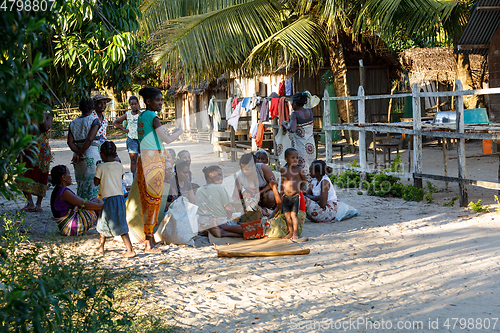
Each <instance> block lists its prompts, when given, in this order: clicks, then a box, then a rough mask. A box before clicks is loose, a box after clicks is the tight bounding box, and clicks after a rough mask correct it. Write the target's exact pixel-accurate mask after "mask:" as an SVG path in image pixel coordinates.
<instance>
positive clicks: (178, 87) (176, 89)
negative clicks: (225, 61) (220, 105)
mask: <svg viewBox="0 0 500 333" xmlns="http://www.w3.org/2000/svg"><path fill="white" fill-rule="evenodd" d="M226 89H227V80H226V76H225V75H224V74H223V75H221V76H220V77H219V78H218V79H213V80H211V81H210V82H208V81H207V80H205V81H203V82H201V83H198V84H197V85H195V86H191V85H187V84H185V83H184V82H182V81H180V82H177V83H173V84H171V85H170V88H169V89H168V91H167V96H175V95H177V94H183V93H187V92H188V93H191V94H196V95H202V94H203V92H205V90H211V91H220V90H226Z"/></svg>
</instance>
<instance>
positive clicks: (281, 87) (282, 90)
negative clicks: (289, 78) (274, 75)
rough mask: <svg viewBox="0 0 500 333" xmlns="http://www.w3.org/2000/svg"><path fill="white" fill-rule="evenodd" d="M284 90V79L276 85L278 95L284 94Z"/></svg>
mask: <svg viewBox="0 0 500 333" xmlns="http://www.w3.org/2000/svg"><path fill="white" fill-rule="evenodd" d="M285 94H286V91H285V81H281V82H280V85H279V87H278V95H280V96H285Z"/></svg>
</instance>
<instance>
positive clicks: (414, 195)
mask: <svg viewBox="0 0 500 333" xmlns="http://www.w3.org/2000/svg"><path fill="white" fill-rule="evenodd" d="M424 194H425V190H424V189H423V188H417V187H415V186H413V185H412V184H407V185H406V186H405V188H404V191H403V199H405V200H406V201H422V199H423V198H424Z"/></svg>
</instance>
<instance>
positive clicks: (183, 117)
mask: <svg viewBox="0 0 500 333" xmlns="http://www.w3.org/2000/svg"><path fill="white" fill-rule="evenodd" d="M209 95H210V94H209V92H204V93H203V94H202V95H196V94H192V93H187V92H186V93H181V94H177V95H176V96H175V117H176V119H177V121H178V123H179V125H180V126H181V127H182V129H183V130H185V131H187V132H196V131H198V132H199V131H208V130H209V129H210V121H209V118H208V113H207V111H208V103H209V100H210V98H209Z"/></svg>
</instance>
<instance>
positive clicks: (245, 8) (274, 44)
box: [142, 0, 468, 121]
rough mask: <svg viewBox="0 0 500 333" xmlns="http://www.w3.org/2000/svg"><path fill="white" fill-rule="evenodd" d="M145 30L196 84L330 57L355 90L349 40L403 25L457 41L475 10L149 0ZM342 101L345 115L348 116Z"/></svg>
mask: <svg viewBox="0 0 500 333" xmlns="http://www.w3.org/2000/svg"><path fill="white" fill-rule="evenodd" d="M142 11H143V22H142V31H143V33H144V34H145V36H149V38H150V42H151V43H150V45H152V56H153V60H154V61H155V62H156V63H158V64H161V65H162V68H163V70H168V71H169V72H170V73H171V74H173V76H174V77H177V78H179V77H181V76H182V78H183V79H184V80H185V81H186V82H189V83H196V82H200V81H202V80H205V79H210V78H214V77H218V76H219V75H221V74H222V73H228V72H230V73H231V74H233V75H237V76H252V75H257V74H260V73H269V72H273V71H276V70H278V69H280V68H289V67H290V66H291V64H292V63H294V62H296V63H298V65H299V66H300V67H301V68H308V69H309V70H310V71H311V72H315V71H316V70H318V69H319V68H320V67H321V66H322V65H323V64H324V63H325V60H326V59H329V61H330V65H331V67H332V72H333V76H334V86H335V91H337V92H338V94H340V95H341V94H347V95H349V94H350V92H349V91H348V89H347V84H346V82H345V78H346V71H347V69H346V65H345V61H344V56H343V54H344V52H343V45H342V40H345V38H354V39H360V38H362V37H363V36H366V35H367V34H373V33H374V32H376V33H377V34H379V35H380V36H382V37H386V38H389V37H390V36H391V35H392V34H393V33H394V32H395V31H396V29H397V31H399V32H400V31H402V32H403V33H405V34H407V35H411V32H412V31H421V32H424V34H423V35H424V36H426V35H427V36H428V37H433V36H436V33H437V32H438V31H439V32H444V35H445V37H446V38H449V39H453V38H454V37H456V36H457V34H458V33H459V32H460V31H461V29H460V28H461V27H463V26H464V25H465V22H466V19H467V16H468V12H467V8H466V6H464V5H463V2H459V1H455V0H440V1H438V0H350V1H348V0H279V1H278V0H211V1H204V0H184V1H179V0H146V1H145V3H144V5H143V7H142ZM347 108H350V109H353V107H352V105H346V103H339V105H338V109H339V115H340V116H341V118H342V119H343V120H344V121H351V120H352V119H347Z"/></svg>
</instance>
